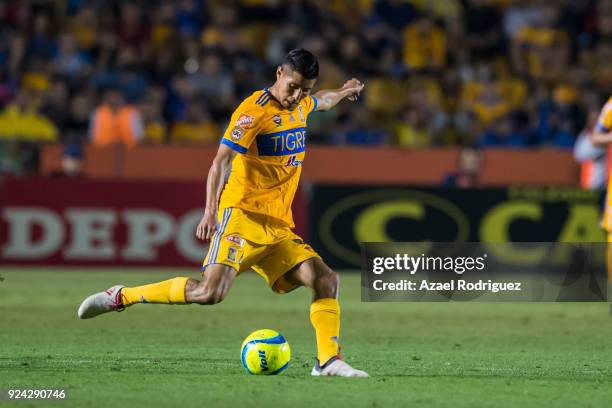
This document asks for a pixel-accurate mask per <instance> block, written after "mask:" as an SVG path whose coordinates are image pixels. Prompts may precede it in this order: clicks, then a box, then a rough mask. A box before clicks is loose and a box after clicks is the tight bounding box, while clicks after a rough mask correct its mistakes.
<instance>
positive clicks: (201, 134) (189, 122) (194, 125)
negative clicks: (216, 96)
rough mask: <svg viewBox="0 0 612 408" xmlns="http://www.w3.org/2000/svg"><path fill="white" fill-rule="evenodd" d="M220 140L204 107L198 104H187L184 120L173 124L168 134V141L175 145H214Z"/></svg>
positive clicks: (218, 130)
mask: <svg viewBox="0 0 612 408" xmlns="http://www.w3.org/2000/svg"><path fill="white" fill-rule="evenodd" d="M220 138H221V130H220V129H219V127H218V126H217V125H216V124H215V123H214V122H213V121H212V120H211V118H210V114H209V113H208V112H207V110H206V106H204V105H203V104H201V103H198V102H193V103H191V104H189V108H188V109H187V114H186V116H185V119H184V120H181V121H178V122H177V123H175V124H174V126H173V127H172V130H171V132H170V140H172V141H173V142H176V143H200V144H216V143H218V142H219V140H220Z"/></svg>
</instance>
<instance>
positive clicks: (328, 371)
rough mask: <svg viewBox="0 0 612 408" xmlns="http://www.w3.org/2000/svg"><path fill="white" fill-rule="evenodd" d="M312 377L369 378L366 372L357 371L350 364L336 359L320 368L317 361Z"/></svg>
mask: <svg viewBox="0 0 612 408" xmlns="http://www.w3.org/2000/svg"><path fill="white" fill-rule="evenodd" d="M310 374H311V375H313V376H315V377H318V376H335V377H369V375H368V373H366V372H365V371H361V370H357V369H356V368H353V367H351V366H350V365H349V364H348V363H346V362H344V361H343V360H340V359H339V358H337V357H334V358H333V359H331V360H330V361H328V362H327V363H325V364H324V365H323V366H322V367H321V366H319V361H318V360H317V361H315V366H314V367H313V368H312V372H311V373H310Z"/></svg>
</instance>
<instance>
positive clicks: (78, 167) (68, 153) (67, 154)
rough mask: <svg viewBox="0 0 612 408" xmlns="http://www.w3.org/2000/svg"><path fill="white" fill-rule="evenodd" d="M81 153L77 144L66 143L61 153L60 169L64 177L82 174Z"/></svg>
mask: <svg viewBox="0 0 612 408" xmlns="http://www.w3.org/2000/svg"><path fill="white" fill-rule="evenodd" d="M82 166H83V153H82V151H81V147H80V146H79V145H78V144H68V145H66V147H65V148H64V151H63V154H62V171H63V175H64V176H66V177H79V176H81V174H82Z"/></svg>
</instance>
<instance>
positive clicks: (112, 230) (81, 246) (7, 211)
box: [0, 178, 306, 266]
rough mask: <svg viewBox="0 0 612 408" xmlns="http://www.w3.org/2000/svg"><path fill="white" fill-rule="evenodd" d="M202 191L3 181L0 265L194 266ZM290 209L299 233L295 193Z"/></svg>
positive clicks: (300, 208)
mask: <svg viewBox="0 0 612 408" xmlns="http://www.w3.org/2000/svg"><path fill="white" fill-rule="evenodd" d="M204 194H205V188H204V183H203V182H200V183H198V182H185V181H179V182H168V181H161V182H149V181H146V182H145V181H142V182H140V181H114V180H103V181H102V180H95V181H93V180H70V179H38V178H35V179H33V178H25V179H7V180H4V181H3V182H2V183H1V184H0V265H90V266H102V265H109V266H120V265H121V266H189V265H191V266H194V265H198V264H199V263H200V262H201V261H202V260H203V259H204V257H205V255H206V251H207V250H208V246H207V244H205V243H203V242H201V241H199V240H198V239H197V238H196V237H195V229H196V226H197V224H198V222H199V221H200V218H201V216H202V211H203V204H204ZM294 212H295V218H296V223H297V224H298V230H297V233H298V234H299V233H301V232H303V230H304V229H303V228H302V226H303V225H304V224H303V216H304V215H305V213H306V211H305V210H304V203H303V200H302V197H301V195H300V194H299V193H298V195H297V196H296V199H295V202H294ZM298 220H299V221H301V222H298Z"/></svg>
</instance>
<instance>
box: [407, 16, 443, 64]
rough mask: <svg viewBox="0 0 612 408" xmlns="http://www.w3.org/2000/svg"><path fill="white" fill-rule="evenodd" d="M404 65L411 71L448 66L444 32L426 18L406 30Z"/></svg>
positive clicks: (420, 18)
mask: <svg viewBox="0 0 612 408" xmlns="http://www.w3.org/2000/svg"><path fill="white" fill-rule="evenodd" d="M404 64H405V65H406V67H407V68H408V69H409V70H411V71H423V70H436V69H440V68H443V67H444V65H445V64H446V38H445V35H444V31H443V30H442V29H440V28H439V27H437V26H436V25H435V24H434V23H433V21H432V20H431V19H430V18H428V17H425V16H422V17H419V18H418V19H417V20H416V21H415V22H414V23H411V24H410V25H408V27H406V29H405V30H404Z"/></svg>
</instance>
